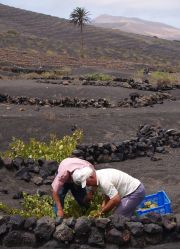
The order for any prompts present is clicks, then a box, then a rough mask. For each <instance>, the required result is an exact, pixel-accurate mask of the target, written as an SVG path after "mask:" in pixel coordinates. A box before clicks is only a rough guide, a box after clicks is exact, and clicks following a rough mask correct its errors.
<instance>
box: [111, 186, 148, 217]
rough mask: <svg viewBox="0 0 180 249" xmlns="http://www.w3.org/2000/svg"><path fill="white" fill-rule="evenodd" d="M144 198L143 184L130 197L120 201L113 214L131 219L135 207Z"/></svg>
mask: <svg viewBox="0 0 180 249" xmlns="http://www.w3.org/2000/svg"><path fill="white" fill-rule="evenodd" d="M144 197H145V189H144V186H143V184H140V186H139V187H138V188H137V189H136V190H135V191H134V192H133V193H132V194H130V195H128V196H127V197H124V198H122V199H121V202H120V204H119V206H118V207H117V208H116V209H115V211H114V213H116V214H120V215H123V216H126V217H131V216H132V215H133V214H134V211H135V210H136V207H137V206H138V205H139V204H140V203H141V201H142V200H143V199H144Z"/></svg>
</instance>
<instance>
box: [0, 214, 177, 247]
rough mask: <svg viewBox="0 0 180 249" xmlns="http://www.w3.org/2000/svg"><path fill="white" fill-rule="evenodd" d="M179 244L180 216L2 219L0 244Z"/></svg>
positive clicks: (17, 216)
mask: <svg viewBox="0 0 180 249" xmlns="http://www.w3.org/2000/svg"><path fill="white" fill-rule="evenodd" d="M176 241H180V215H164V216H161V215H159V214H155V213H150V214H148V215H146V216H144V217H139V218H138V217H131V218H125V217H123V216H119V215H112V216H110V217H108V218H88V217H79V218H77V219H75V218H73V217H72V218H68V219H62V218H56V219H53V218H50V217H42V218H40V219H38V220H37V219H36V218H33V217H31V218H26V219H25V218H23V217H21V216H19V215H11V216H0V244H1V245H2V246H5V247H18V248H20V247H30V248H34V247H36V248H52V249H53V248H70V249H75V248H81V249H84V248H86V249H90V248H91V249H92V248H121V247H123V248H128V247H129V246H131V247H133V248H145V247H146V246H148V245H157V244H161V243H166V242H167V243H168V242H176Z"/></svg>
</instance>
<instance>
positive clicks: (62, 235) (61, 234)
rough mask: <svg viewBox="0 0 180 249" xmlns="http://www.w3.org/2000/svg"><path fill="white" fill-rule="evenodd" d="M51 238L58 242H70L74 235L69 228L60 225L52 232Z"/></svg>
mask: <svg viewBox="0 0 180 249" xmlns="http://www.w3.org/2000/svg"><path fill="white" fill-rule="evenodd" d="M53 237H54V238H55V239H57V240H60V241H64V242H66V241H67V242H70V241H72V240H73V238H74V233H73V230H72V229H71V228H70V227H68V226H67V225H66V224H64V223H62V224H61V225H59V226H57V227H56V231H55V232H54V234H53Z"/></svg>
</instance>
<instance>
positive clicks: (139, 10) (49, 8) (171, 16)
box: [0, 0, 180, 28]
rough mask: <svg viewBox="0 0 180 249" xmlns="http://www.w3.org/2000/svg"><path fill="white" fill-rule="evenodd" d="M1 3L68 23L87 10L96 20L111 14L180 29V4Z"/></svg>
mask: <svg viewBox="0 0 180 249" xmlns="http://www.w3.org/2000/svg"><path fill="white" fill-rule="evenodd" d="M0 3H2V4H6V5H9V6H13V7H18V8H21V9H26V10H31V11H35V12H38V13H44V14H49V15H52V16H57V17H61V18H67V19H68V18H69V15H70V13H71V12H72V10H73V9H74V8H76V7H84V8H85V9H86V10H88V11H89V12H90V14H91V15H90V17H91V18H92V19H93V18H95V17H97V16H99V15H102V14H109V15H113V16H125V17H138V18H141V19H145V20H149V21H154V22H161V23H165V24H169V25H171V26H174V27H177V28H180V0H29V1H27V0H0Z"/></svg>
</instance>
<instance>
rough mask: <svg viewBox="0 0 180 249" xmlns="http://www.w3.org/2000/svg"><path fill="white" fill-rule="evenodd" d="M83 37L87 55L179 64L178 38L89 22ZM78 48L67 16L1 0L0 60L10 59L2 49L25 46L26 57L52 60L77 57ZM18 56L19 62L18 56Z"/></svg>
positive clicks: (76, 31) (75, 31)
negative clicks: (22, 8)
mask: <svg viewBox="0 0 180 249" xmlns="http://www.w3.org/2000/svg"><path fill="white" fill-rule="evenodd" d="M84 40H85V41H84V43H85V56H86V58H91V59H98V60H106V61H109V62H110V60H123V61H128V62H133V63H144V64H147V63H149V64H151V65H155V64H158V65H162V64H164V65H166V66H168V65H170V66H173V67H174V66H177V65H178V64H180V43H179V42H175V41H167V40H162V39H157V38H153V37H148V36H141V35H135V34H130V33H126V32H121V31H117V30H112V29H104V28H99V27H94V26H92V25H87V26H85V29H84ZM80 48H81V43H80V31H79V28H77V27H74V25H72V24H71V23H69V21H68V20H66V19H62V18H57V17H53V16H49V15H44V14H39V13H34V12H31V11H25V10H21V9H17V8H13V7H9V6H6V5H2V4H0V55H1V63H2V62H3V61H4V59H2V58H5V57H8V56H9V57H8V61H10V60H11V55H7V56H2V54H3V52H4V51H7V53H8V51H11V50H13V51H15V50H18V51H19V52H20V53H21V51H22V50H23V51H24V50H25V52H23V53H26V57H28V56H31V57H33V56H35V54H38V57H39V56H40V55H46V57H47V58H48V57H49V58H50V59H51V60H53V58H55V57H58V56H60V57H62V56H71V57H76V58H77V59H78V58H79V52H80ZM32 54H33V55H32ZM17 56H19V55H17ZM18 60H19V63H20V61H21V58H20V57H18ZM57 60H59V57H58V58H57ZM42 61H43V60H42ZM12 63H13V62H12ZM34 63H36V62H34Z"/></svg>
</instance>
